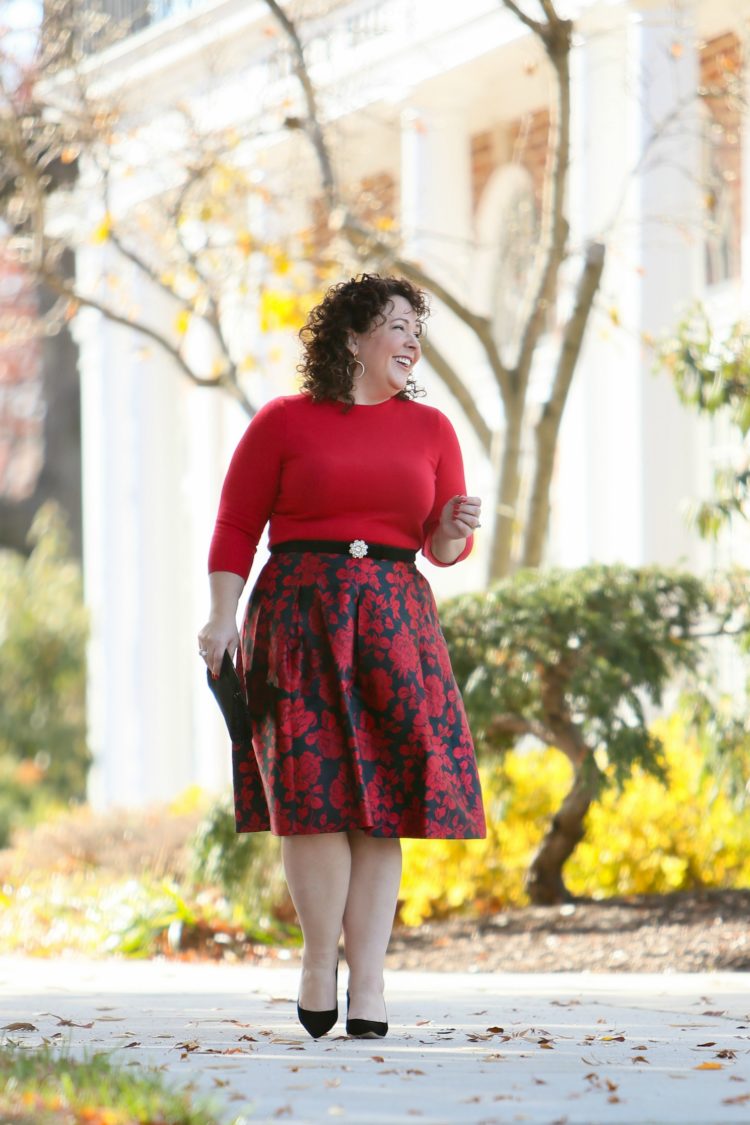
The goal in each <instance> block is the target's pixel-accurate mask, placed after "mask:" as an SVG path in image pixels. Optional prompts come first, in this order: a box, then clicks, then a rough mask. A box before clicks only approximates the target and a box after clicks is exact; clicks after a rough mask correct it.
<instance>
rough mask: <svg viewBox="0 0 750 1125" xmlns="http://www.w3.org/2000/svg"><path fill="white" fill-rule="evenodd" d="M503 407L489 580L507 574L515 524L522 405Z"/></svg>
mask: <svg viewBox="0 0 750 1125" xmlns="http://www.w3.org/2000/svg"><path fill="white" fill-rule="evenodd" d="M505 407H506V412H505V423H506V428H505V434H504V435H503V457H502V464H501V468H500V479H499V481H498V489H497V508H496V515H495V533H494V538H493V543H492V552H491V555H490V573H489V580H490V582H497V581H498V580H499V579H500V578H505V577H507V575H509V574H510V572H511V566H512V553H513V533H514V531H515V529H516V527H517V526H518V492H519V487H520V483H521V475H520V462H521V432H522V424H523V407H522V404H517V405H514V406H512V407H511V408H510V409H509V404H508V403H506V404H505Z"/></svg>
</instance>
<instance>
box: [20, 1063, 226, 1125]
mask: <svg viewBox="0 0 750 1125" xmlns="http://www.w3.org/2000/svg"><path fill="white" fill-rule="evenodd" d="M0 1114H1V1115H2V1116H1V1117H0V1120H2V1123H3V1125H216V1122H217V1120H218V1116H217V1106H216V1105H215V1104H214V1103H213V1102H212V1101H210V1100H209V1099H207V1098H196V1097H194V1096H193V1095H192V1093H191V1092H190V1091H180V1090H176V1089H174V1088H173V1087H172V1086H171V1085H170V1084H169V1083H168V1082H167V1080H166V1079H165V1078H164V1076H163V1075H162V1074H160V1073H159V1072H158V1071H155V1070H147V1069H145V1068H140V1067H127V1068H125V1067H122V1066H118V1065H116V1064H115V1063H113V1062H112V1061H111V1059H110V1058H109V1056H108V1055H104V1054H95V1055H92V1056H90V1057H85V1058H83V1059H73V1058H70V1057H68V1056H66V1055H61V1054H60V1052H59V1051H55V1050H54V1049H53V1048H51V1047H46V1046H45V1047H41V1048H39V1049H38V1050H36V1049H35V1050H33V1051H30V1050H28V1049H18V1048H15V1047H3V1048H0ZM241 1120H242V1119H239V1118H235V1123H234V1125H240V1122H241Z"/></svg>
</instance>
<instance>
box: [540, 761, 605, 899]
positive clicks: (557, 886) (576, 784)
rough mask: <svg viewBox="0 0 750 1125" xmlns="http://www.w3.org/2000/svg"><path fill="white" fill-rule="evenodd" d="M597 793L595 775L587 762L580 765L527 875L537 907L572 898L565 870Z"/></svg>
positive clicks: (580, 836)
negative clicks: (589, 769) (587, 766)
mask: <svg viewBox="0 0 750 1125" xmlns="http://www.w3.org/2000/svg"><path fill="white" fill-rule="evenodd" d="M594 795H595V782H594V778H593V777H592V776H591V775H590V773H589V771H588V770H587V769H586V768H585V765H581V766H579V767H578V769H577V770H576V773H575V777H574V778H573V784H572V786H571V787H570V790H569V791H568V794H567V796H566V797H565V800H564V801H563V803H562V804H561V806H560V808H559V810H558V812H557V813H556V814H555V816H554V818H553V820H552V824H551V825H550V827H549V829H548V830H547V833H546V835H545V837H544V839H543V840H542V842H541V844H540V845H539V849H538V851H537V853H536V855H535V856H534V858H533V860H532V862H531V866H530V867H529V870H528V873H527V875H526V892H527V894H528V896H529V898H530V899H531V901H532V902H533V903H534V905H535V906H555V905H557V904H558V903H563V902H570V901H571V898H572V896H571V894H570V892H569V891H568V889H567V887H566V886H565V882H564V880H563V874H562V870H563V866H564V865H565V862H566V860H567V859H569V857H570V856H571V855H572V854H573V852H574V851H575V849H576V847H577V846H578V844H579V843H580V842H581V840H582V839H583V836H584V833H585V828H584V823H583V822H584V819H585V817H586V813H587V812H588V810H589V806H590V804H591V802H592V801H593V799H594Z"/></svg>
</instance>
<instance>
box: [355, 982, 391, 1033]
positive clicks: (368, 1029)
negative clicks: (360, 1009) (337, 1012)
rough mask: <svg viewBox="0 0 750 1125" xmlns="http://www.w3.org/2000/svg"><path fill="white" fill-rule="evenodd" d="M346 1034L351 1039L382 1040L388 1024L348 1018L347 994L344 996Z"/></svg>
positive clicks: (380, 1021) (379, 1021)
mask: <svg viewBox="0 0 750 1125" xmlns="http://www.w3.org/2000/svg"><path fill="white" fill-rule="evenodd" d="M346 1034H347V1035H348V1036H349V1037H350V1038H351V1039H384V1038H385V1037H386V1035H387V1034H388V1024H387V1023H384V1022H383V1021H382V1020H358V1019H350V1017H349V993H348V992H347V994H346Z"/></svg>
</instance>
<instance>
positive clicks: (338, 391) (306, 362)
mask: <svg viewBox="0 0 750 1125" xmlns="http://www.w3.org/2000/svg"><path fill="white" fill-rule="evenodd" d="M393 297H405V298H406V300H407V301H408V302H409V304H410V305H411V307H412V308H413V309H414V312H415V313H416V314H417V321H418V322H419V326H420V328H423V325H424V321H425V320H426V319H427V317H428V316H429V314H430V309H429V305H428V303H427V296H426V294H425V293H423V292H422V290H421V289H417V287H416V286H415V285H412V284H411V282H410V281H407V280H406V278H403V277H380V276H379V275H378V274H374V273H363V274H360V275H359V277H353V278H351V279H350V280H349V281H341V282H339V284H338V285H332V286H331V288H330V289H329V290H328V292H327V293H326V295H325V297H324V298H323V300H322V301H321V302H320V304H319V305H316V306H315V308H314V309H312V311H311V312H310V315H309V316H308V318H307V322H306V324H305V325H304V327H303V328H302V329H301V330H300V334H299V335H300V339H301V340H302V345H303V348H304V355H303V358H302V362H301V363H300V364H299V366H298V368H297V370H298V371H299V372H300V374H301V375H302V391H303V392H304V393H305V394H309V395H310V396H311V398H313V399H315V400H316V401H321V400H323V399H334V400H337V401H339V402H348V403H351V404H354V392H353V387H354V378H353V375H352V372H351V367H352V353H351V351H350V350H349V347H348V343H347V341H348V336H349V333H350V332H357V333H362V332H367V331H369V330H370V329H371V328H375V327H377V325H378V324H382V323H383V321H384V320H385V312H386V309H387V308H388V305H389V303H390V301H391V299H392V298H393ZM422 394H424V391H423V390H422V389H421V388H420V387H418V386H417V384H416V383H415V382H414V380H413V378H411V376H410V377H409V379H408V380H407V383H406V386H405V387H404V389H403V391H399V393H398V394H397V395H396V398H416V397H417V396H419V395H422Z"/></svg>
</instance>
